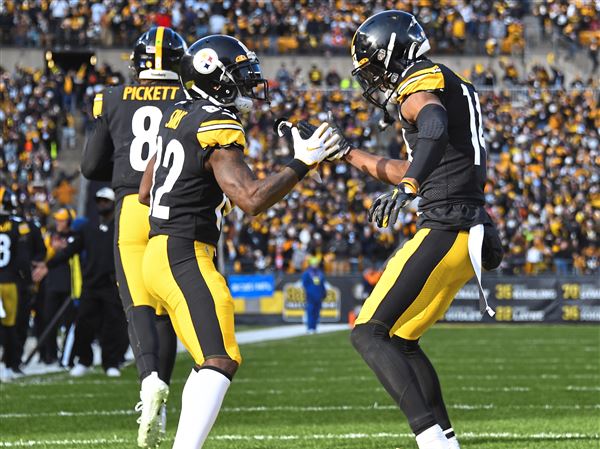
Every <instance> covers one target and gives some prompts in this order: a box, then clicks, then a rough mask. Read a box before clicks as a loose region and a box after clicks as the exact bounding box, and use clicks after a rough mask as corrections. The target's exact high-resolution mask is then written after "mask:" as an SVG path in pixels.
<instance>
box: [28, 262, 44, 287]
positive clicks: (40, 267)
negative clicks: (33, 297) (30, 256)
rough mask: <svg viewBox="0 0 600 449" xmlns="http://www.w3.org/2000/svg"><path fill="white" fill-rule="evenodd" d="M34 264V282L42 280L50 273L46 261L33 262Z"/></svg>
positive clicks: (32, 277) (32, 273) (32, 276)
mask: <svg viewBox="0 0 600 449" xmlns="http://www.w3.org/2000/svg"><path fill="white" fill-rule="evenodd" d="M32 265H33V270H32V272H31V279H32V280H33V282H40V281H41V280H42V279H44V278H45V277H46V275H47V274H48V266H47V265H46V264H45V263H44V262H33V263H32Z"/></svg>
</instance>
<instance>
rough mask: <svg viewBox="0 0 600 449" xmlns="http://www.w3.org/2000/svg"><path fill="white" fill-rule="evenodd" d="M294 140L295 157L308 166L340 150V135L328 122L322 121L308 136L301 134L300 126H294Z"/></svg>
mask: <svg viewBox="0 0 600 449" xmlns="http://www.w3.org/2000/svg"><path fill="white" fill-rule="evenodd" d="M292 138H293V140H294V159H298V160H299V161H301V162H302V163H304V164H305V165H307V166H308V167H312V166H313V165H316V164H318V163H319V162H321V161H323V160H324V159H326V158H328V157H329V156H331V155H332V154H333V153H335V152H336V151H338V150H339V145H338V142H339V140H340V137H339V136H338V135H334V134H333V130H332V129H331V127H330V126H329V124H328V123H327V122H325V123H322V124H321V126H319V127H318V128H317V129H316V130H315V131H314V132H313V133H312V134H311V135H310V137H308V138H305V139H303V138H302V137H301V136H300V131H299V129H298V128H296V127H293V128H292Z"/></svg>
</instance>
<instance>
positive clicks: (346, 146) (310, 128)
mask: <svg viewBox="0 0 600 449" xmlns="http://www.w3.org/2000/svg"><path fill="white" fill-rule="evenodd" d="M327 123H329V127H330V128H331V129H332V130H333V134H334V135H338V136H339V138H340V140H339V142H338V145H339V149H338V150H337V151H336V152H335V153H332V154H331V155H330V156H329V157H328V158H327V160H328V161H330V162H333V161H336V160H339V159H341V158H343V157H344V156H345V155H346V154H347V153H348V151H350V149H351V148H352V145H350V142H348V139H346V137H345V136H344V133H343V132H342V128H341V127H340V126H339V125H338V123H337V122H336V120H335V118H334V117H333V113H332V112H331V111H329V112H328V113H327ZM298 128H299V129H300V135H301V136H302V137H305V136H310V135H311V134H312V133H314V132H315V130H316V129H317V127H316V126H314V125H311V124H310V123H309V122H307V121H306V120H301V121H300V122H299V123H298Z"/></svg>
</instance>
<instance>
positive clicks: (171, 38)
mask: <svg viewBox="0 0 600 449" xmlns="http://www.w3.org/2000/svg"><path fill="white" fill-rule="evenodd" d="M186 49H187V45H186V43H185V41H184V40H183V38H182V37H181V36H180V35H179V34H177V33H176V32H175V31H173V30H172V29H171V28H167V27H153V28H150V29H149V30H148V31H146V32H145V33H144V34H142V35H141V36H140V37H139V38H138V40H137V41H136V43H135V46H134V47H133V52H132V53H131V58H130V59H131V68H132V69H133V70H135V72H136V73H137V77H138V79H141V80H174V81H177V80H179V63H180V61H181V57H182V56H183V53H184V52H185V50H186Z"/></svg>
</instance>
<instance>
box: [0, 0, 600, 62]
mask: <svg viewBox="0 0 600 449" xmlns="http://www.w3.org/2000/svg"><path fill="white" fill-rule="evenodd" d="M537 3H540V2H529V1H510V0H502V1H494V2H491V1H487V0H440V1H433V0H399V1H390V0H375V1H372V2H365V1H362V0H342V1H339V0H328V1H315V0H303V1H296V2H290V1H287V0H271V1H267V0H215V1H203V0H152V1H139V0H133V1H123V0H50V1H48V0H28V1H15V0H3V1H0V32H1V36H0V43H2V44H12V45H18V46H33V47H46V48H50V47H52V46H64V45H69V43H71V42H77V43H78V44H79V45H92V46H117V47H127V48H128V47H129V46H130V45H131V42H132V41H133V40H134V39H136V38H137V36H139V35H140V34H141V33H142V32H143V31H145V30H146V29H148V28H149V27H150V26H152V25H165V26H169V27H172V28H174V29H176V30H178V31H179V32H180V33H181V34H182V35H183V36H184V37H186V38H189V39H188V40H189V41H194V40H196V39H198V38H200V37H202V36H205V35H208V34H219V33H225V34H230V35H235V36H237V37H239V38H242V39H243V40H244V41H245V42H248V43H249V45H251V46H253V47H254V48H256V49H259V50H261V51H262V52H264V53H276V52H301V53H315V52H321V51H323V50H328V51H332V52H346V51H347V48H348V47H349V44H350V41H351V39H352V35H353V33H354V31H355V30H356V28H357V27H358V25H359V24H360V23H361V22H362V21H364V20H365V19H366V18H367V17H368V16H370V15H372V14H374V13H376V12H378V11H381V10H384V9H402V10H406V11H409V12H412V13H413V14H415V15H416V16H417V17H418V18H419V21H420V23H421V24H422V25H423V26H424V28H425V31H426V32H427V35H428V36H429V39H430V41H431V43H432V47H433V48H434V50H436V51H437V52H438V53H440V52H448V53H464V52H468V53H472V52H474V51H477V52H480V53H483V52H484V51H488V52H502V53H512V52H519V51H522V50H523V48H524V30H523V24H522V21H521V20H522V18H523V16H524V15H525V14H527V13H530V12H532V10H531V7H530V4H537ZM541 3H542V6H540V7H539V8H535V12H537V13H539V14H541V15H542V16H543V17H546V16H547V17H548V18H549V19H550V20H551V21H558V22H559V23H558V25H559V26H563V24H562V23H561V21H562V19H560V17H562V16H563V15H564V14H567V16H568V19H567V20H568V22H569V24H574V26H573V30H574V31H573V32H580V31H582V30H583V29H589V28H585V27H590V28H591V27H594V26H596V25H597V18H596V19H593V17H592V18H591V19H588V18H589V17H590V16H591V13H593V12H594V5H591V6H582V7H580V8H576V9H575V10H573V8H571V7H569V8H566V7H565V6H564V4H565V3H573V2H566V1H562V2H553V1H545V2H541ZM576 3H578V4H587V5H590V4H591V3H593V2H592V1H591V0H582V1H579V2H576ZM563 10H565V12H564V14H563V13H562V11H563ZM557 11H558V13H557ZM557 16H558V17H559V18H557ZM564 31H565V33H570V32H571V30H570V29H565V30H564Z"/></svg>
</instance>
